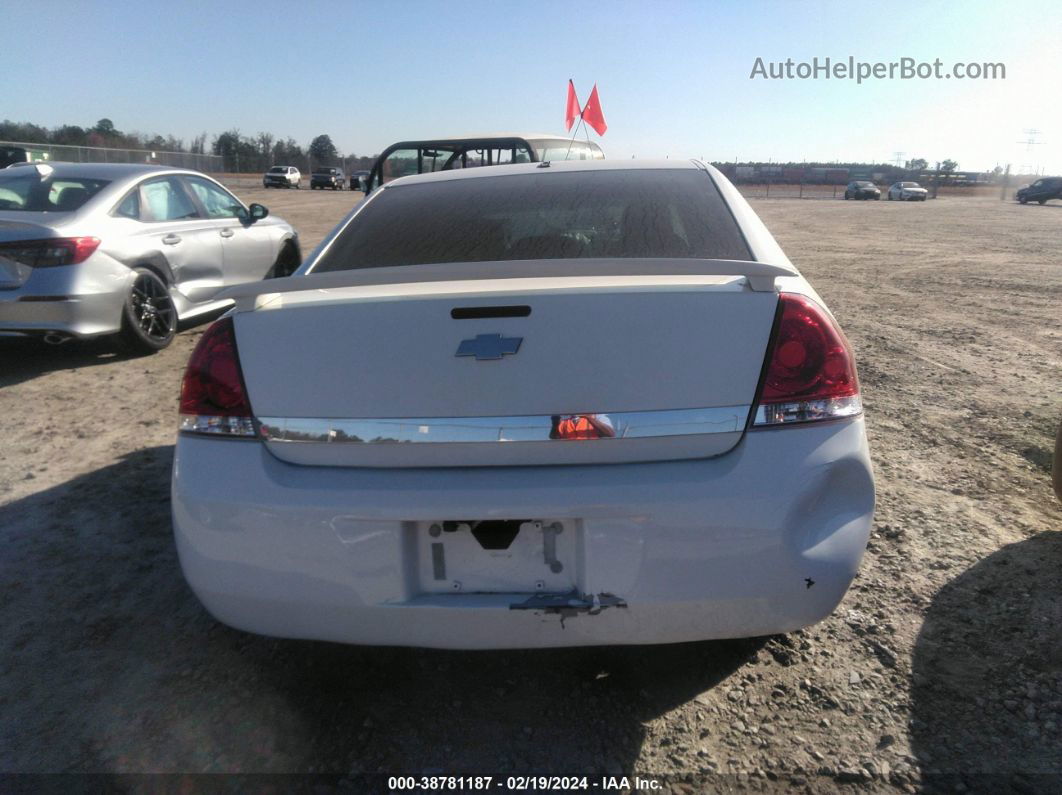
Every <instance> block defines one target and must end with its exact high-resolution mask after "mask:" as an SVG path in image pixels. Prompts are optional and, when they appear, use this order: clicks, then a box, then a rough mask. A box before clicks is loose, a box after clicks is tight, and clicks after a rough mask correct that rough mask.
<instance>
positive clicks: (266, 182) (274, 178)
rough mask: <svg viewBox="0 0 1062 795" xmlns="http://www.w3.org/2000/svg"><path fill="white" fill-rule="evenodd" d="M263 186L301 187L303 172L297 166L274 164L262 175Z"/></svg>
mask: <svg viewBox="0 0 1062 795" xmlns="http://www.w3.org/2000/svg"><path fill="white" fill-rule="evenodd" d="M262 187H263V188H301V187H302V174H301V173H300V172H299V170H298V169H297V168H295V166H273V167H272V168H271V169H269V171H267V172H266V173H265V174H263V175H262Z"/></svg>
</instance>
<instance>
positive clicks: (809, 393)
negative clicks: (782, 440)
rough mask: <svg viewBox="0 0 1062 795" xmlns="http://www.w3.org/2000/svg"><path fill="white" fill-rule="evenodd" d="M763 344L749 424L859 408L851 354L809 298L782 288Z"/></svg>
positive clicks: (838, 332)
mask: <svg viewBox="0 0 1062 795" xmlns="http://www.w3.org/2000/svg"><path fill="white" fill-rule="evenodd" d="M779 301H780V302H781V317H780V318H779V319H778V325H777V327H776V328H775V331H774V336H773V337H772V338H771V342H770V344H769V345H768V347H767V372H766V373H765V374H764V379H763V387H762V388H761V390H760V395H759V398H758V399H757V407H756V416H755V419H754V421H753V424H754V425H777V424H782V423H790V422H809V421H812V420H829V419H835V418H837V417H851V416H854V415H856V414H859V413H860V412H861V411H862V410H863V405H862V402H861V401H860V398H859V380H858V378H857V377H856V368H855V358H854V357H853V356H852V349H851V347H850V346H849V345H848V340H847V339H845V336H844V334H843V333H842V332H841V330H840V329H839V328H838V327H837V325H836V324H835V323H834V322H833V319H832V318H831V317H830V316H829V315H828V314H827V313H826V312H825V311H824V310H823V309H822V308H821V307H820V306H819V305H818V304H816V303H815V302H814V301H812V300H811V299H809V298H806V297H804V296H802V295H796V294H794V293H782V294H781V295H780V296H779Z"/></svg>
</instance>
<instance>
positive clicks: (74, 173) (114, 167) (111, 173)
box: [5, 160, 200, 180]
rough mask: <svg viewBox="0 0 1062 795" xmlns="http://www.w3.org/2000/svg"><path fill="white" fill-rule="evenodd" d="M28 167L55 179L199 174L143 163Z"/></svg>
mask: <svg viewBox="0 0 1062 795" xmlns="http://www.w3.org/2000/svg"><path fill="white" fill-rule="evenodd" d="M27 165H29V166H48V168H50V169H51V170H52V174H54V175H55V176H56V177H85V178H87V179H106V180H118V179H124V178H126V177H133V176H139V175H141V174H172V173H174V172H181V173H185V174H198V173H200V172H198V171H193V170H191V169H187V168H174V167H173V166H149V165H147V164H144V163H67V162H64V161H61V160H42V161H41V162H39V163H36V162H35V163H28V164H27ZM5 170H6V169H5Z"/></svg>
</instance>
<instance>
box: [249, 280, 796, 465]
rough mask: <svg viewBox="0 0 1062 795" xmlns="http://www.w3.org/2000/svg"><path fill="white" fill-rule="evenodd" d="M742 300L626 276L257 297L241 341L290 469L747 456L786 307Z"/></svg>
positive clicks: (717, 289)
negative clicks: (739, 447) (766, 363)
mask: <svg viewBox="0 0 1062 795" xmlns="http://www.w3.org/2000/svg"><path fill="white" fill-rule="evenodd" d="M747 282H748V280H747V279H746V278H745V277H743V276H728V275H685V276H648V275H642V276H634V275H626V276H578V277H571V278H561V279H558V278H546V279H544V278H516V279H493V280H490V279H488V280H477V281H454V282H435V283H430V284H423V283H421V284H399V285H394V284H391V285H367V286H366V285H363V286H356V287H340V288H330V289H321V290H303V291H301V292H291V293H282V294H277V295H272V296H262V295H260V296H259V299H258V301H257V303H256V308H255V309H254V310H253V311H243V312H240V313H238V314H237V315H236V318H235V329H236V336H237V343H238V347H239V352H240V360H241V364H242V368H243V375H244V379H245V381H246V384H247V389H248V394H249V397H250V401H251V405H252V407H253V409H254V412H255V415H256V416H257V417H258V418H259V419H260V421H261V422H262V424H263V426H264V428H263V434H264V435H265V437H266V438H267V444H268V446H269V448H270V450H271V451H272V452H273V453H274V454H275V455H277V456H278V457H279V458H281V459H283V460H286V461H290V462H292V463H299V464H316V465H332V466H399V467H413V466H481V465H522V464H574V463H619V462H628V461H651V460H670V459H679V458H703V457H709V456H715V455H721V454H723V453H725V452H727V451H728V450H730V449H731V448H733V447H734V445H736V444H737V442H738V441H739V440H740V438H741V435H742V433H743V432H744V428H745V424H746V421H747V417H748V414H749V411H750V407H751V404H752V402H753V400H754V399H755V392H756V389H757V386H758V382H759V377H760V372H761V368H762V365H763V360H764V354H765V351H766V348H767V343H768V338H769V336H770V332H771V328H772V324H773V320H774V314H775V309H776V306H777V300H778V296H777V293H775V292H773V291H758V290H753V289H750V288H749V285H748V283H747ZM483 315H486V316H483ZM602 414H603V415H608V416H607V417H605V418H604V419H601V420H598V421H597V422H596V423H595V422H591V421H590V419H591V418H590V417H589V416H588V415H595V418H596V415H602ZM610 429H611V433H610ZM576 442H579V443H576Z"/></svg>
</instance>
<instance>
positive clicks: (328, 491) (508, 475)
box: [173, 418, 874, 648]
mask: <svg viewBox="0 0 1062 795" xmlns="http://www.w3.org/2000/svg"><path fill="white" fill-rule="evenodd" d="M873 505H874V486H873V476H872V473H871V469H870V462H869V457H868V453H867V446H866V437H865V433H864V427H863V421H862V419H861V418H858V419H855V420H849V421H841V422H836V423H829V424H823V425H821V426H818V427H816V426H805V427H799V428H796V427H793V428H783V429H774V430H764V431H752V432H749V433H748V434H746V437H745V439H744V440H743V441H742V442H741V444H739V445H738V447H737V448H735V449H734V450H733V451H731V452H730V453H729V454H727V455H726V456H723V457H720V458H718V459H708V460H699V461H683V462H667V463H651V464H626V465H610V466H581V467H497V468H491V469H486V468H469V469H432V470H414V469H406V470H383V469H340V468H330V467H300V466H293V465H290V464H285V463H283V462H281V461H279V460H277V459H276V458H274V457H273V456H272V455H271V454H270V453H269V452H268V451H267V450H266V449H265V447H264V446H263V445H262V444H260V443H258V442H254V441H246V442H245V441H237V440H224V439H205V438H197V437H191V436H182V437H180V438H179V440H178V443H177V455H176V459H175V463H174V478H173V519H174V532H175V536H176V541H177V548H178V552H179V554H180V560H181V566H182V568H183V570H184V574H185V577H186V578H187V580H188V583H189V584H190V585H191V587H192V589H193V591H195V593H196V595H197V596H198V597H199V599H200V600H201V601H202V602H203V604H204V605H205V606H206V608H207V609H208V610H209V611H210V612H211V613H213V614H214V615H215V616H216V617H217V618H218V619H219V620H221V621H223V622H224V623H226V624H230V625H232V626H234V627H237V628H240V629H244V630H247V631H250V632H256V633H261V634H266V635H275V636H282V637H293V638H314V639H321V640H331V641H339V642H346V643H364V644H380V645H404V646H430V647H440V648H529V647H551V646H580V645H595V644H638V643H669V642H681V641H692V640H706V639H711V638H731V637H745V636H755V635H766V634H773V633H777V632H787V631H791V630H794V629H797V628H799V627H803V626H807V625H810V624H813V623H815V622H817V621H819V620H821V619H822V618H824V617H825V616H827V615H829V614H830V613H831V612H832V611H833V609H834V608H835V607H836V606H837V604H838V602H839V601H840V600H841V598H842V597H843V596H844V593H845V591H846V590H847V588H848V586H849V583H850V582H851V580H852V578H853V577H854V576H855V573H856V570H857V568H858V565H859V561H860V559H861V557H862V555H863V551H864V549H865V546H866V541H867V536H868V533H869V528H870V523H871V519H872V513H873ZM468 518H483V519H487V518H496V519H514V518H543V519H546V518H549V519H559V520H564V521H565V522H569V521H570V522H571V523H572V525H571V526H572V527H574V528H575V532H576V537H577V539H578V540H577V542H576V546H575V552H574V559H573V560H572V561H570V563H571V564H572V565H574V566H575V567H576V569H577V571H578V577H579V590H580V591H581V592H583V593H585V594H591V595H602V594H610V595H613V596H615V597H618V598H619V599H620V600H622V601H623V602H624V603H625V606H622V607H621V606H611V607H604V608H603V609H597V610H590V611H587V610H575V611H558V610H548V609H536V610H524V609H519V610H518V609H511V608H512V607H513V605H514V604H518V603H521V602H524V601H526V599H527V598H528V596H529V594H527V593H526V592H524V593H521V594H505V593H491V594H485V593H429V592H426V591H425V590H424V589H423V587H421V584H422V583H423V574H422V573H420V572H418V570H417V567H418V562H417V558H418V553H417V549H418V545H420V544H423V543H425V539H424V538H423V535H424V533H423V527H422V526H421V525H418V524H417V523H420V522H432V521H438V520H449V519H468ZM602 601H605V600H602Z"/></svg>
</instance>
